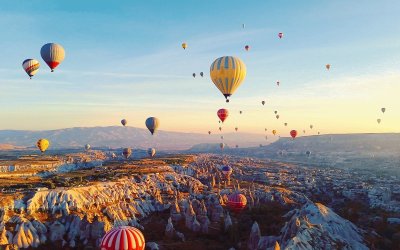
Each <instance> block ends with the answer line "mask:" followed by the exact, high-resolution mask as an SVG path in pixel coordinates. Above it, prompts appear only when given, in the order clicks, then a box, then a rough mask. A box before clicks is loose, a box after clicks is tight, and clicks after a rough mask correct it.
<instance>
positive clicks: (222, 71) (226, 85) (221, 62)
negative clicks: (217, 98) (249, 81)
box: [210, 56, 246, 102]
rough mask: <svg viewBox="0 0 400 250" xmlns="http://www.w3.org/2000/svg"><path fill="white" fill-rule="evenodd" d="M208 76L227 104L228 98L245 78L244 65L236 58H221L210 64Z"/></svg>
mask: <svg viewBox="0 0 400 250" xmlns="http://www.w3.org/2000/svg"><path fill="white" fill-rule="evenodd" d="M210 76H211V80H212V81H213V82H214V84H215V86H217V88H218V89H219V90H220V91H221V93H222V94H223V95H224V96H225V99H226V102H229V99H228V97H230V96H231V95H232V94H233V93H235V91H236V89H237V88H238V87H239V86H240V84H241V83H242V82H243V80H244V78H245V77H246V65H245V64H244V63H243V62H242V60H240V59H239V58H237V57H233V56H223V57H220V58H218V59H216V60H215V61H214V62H213V63H212V64H211V67H210Z"/></svg>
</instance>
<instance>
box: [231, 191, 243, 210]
mask: <svg viewBox="0 0 400 250" xmlns="http://www.w3.org/2000/svg"><path fill="white" fill-rule="evenodd" d="M246 204H247V199H246V196H244V195H243V194H240V193H234V194H231V195H229V197H228V207H229V208H230V210H231V211H233V212H234V213H239V212H241V211H242V210H243V209H244V208H245V207H246Z"/></svg>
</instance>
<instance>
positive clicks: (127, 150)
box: [122, 148, 132, 159]
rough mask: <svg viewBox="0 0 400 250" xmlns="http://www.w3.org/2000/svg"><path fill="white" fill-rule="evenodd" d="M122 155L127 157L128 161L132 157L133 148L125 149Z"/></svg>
mask: <svg viewBox="0 0 400 250" xmlns="http://www.w3.org/2000/svg"><path fill="white" fill-rule="evenodd" d="M122 155H123V156H124V157H125V159H128V158H129V156H131V155H132V149H131V148H124V149H123V150H122Z"/></svg>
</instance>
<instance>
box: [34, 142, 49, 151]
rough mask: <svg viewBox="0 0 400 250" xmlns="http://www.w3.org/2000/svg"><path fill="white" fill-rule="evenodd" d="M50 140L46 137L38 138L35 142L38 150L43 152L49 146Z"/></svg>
mask: <svg viewBox="0 0 400 250" xmlns="http://www.w3.org/2000/svg"><path fill="white" fill-rule="evenodd" d="M49 145H50V142H49V141H48V140H47V139H39V140H38V141H37V142H36V146H37V147H38V149H39V150H40V152H42V153H44V152H45V151H46V150H47V148H48V147H49Z"/></svg>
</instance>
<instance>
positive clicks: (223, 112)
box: [217, 109, 229, 122]
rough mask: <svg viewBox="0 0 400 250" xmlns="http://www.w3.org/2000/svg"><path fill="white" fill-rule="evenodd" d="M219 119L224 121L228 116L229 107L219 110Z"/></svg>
mask: <svg viewBox="0 0 400 250" xmlns="http://www.w3.org/2000/svg"><path fill="white" fill-rule="evenodd" d="M217 115H218V117H219V119H220V120H221V121H222V122H224V121H225V119H226V118H228V115H229V111H228V110H227V109H220V110H218V112H217Z"/></svg>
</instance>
